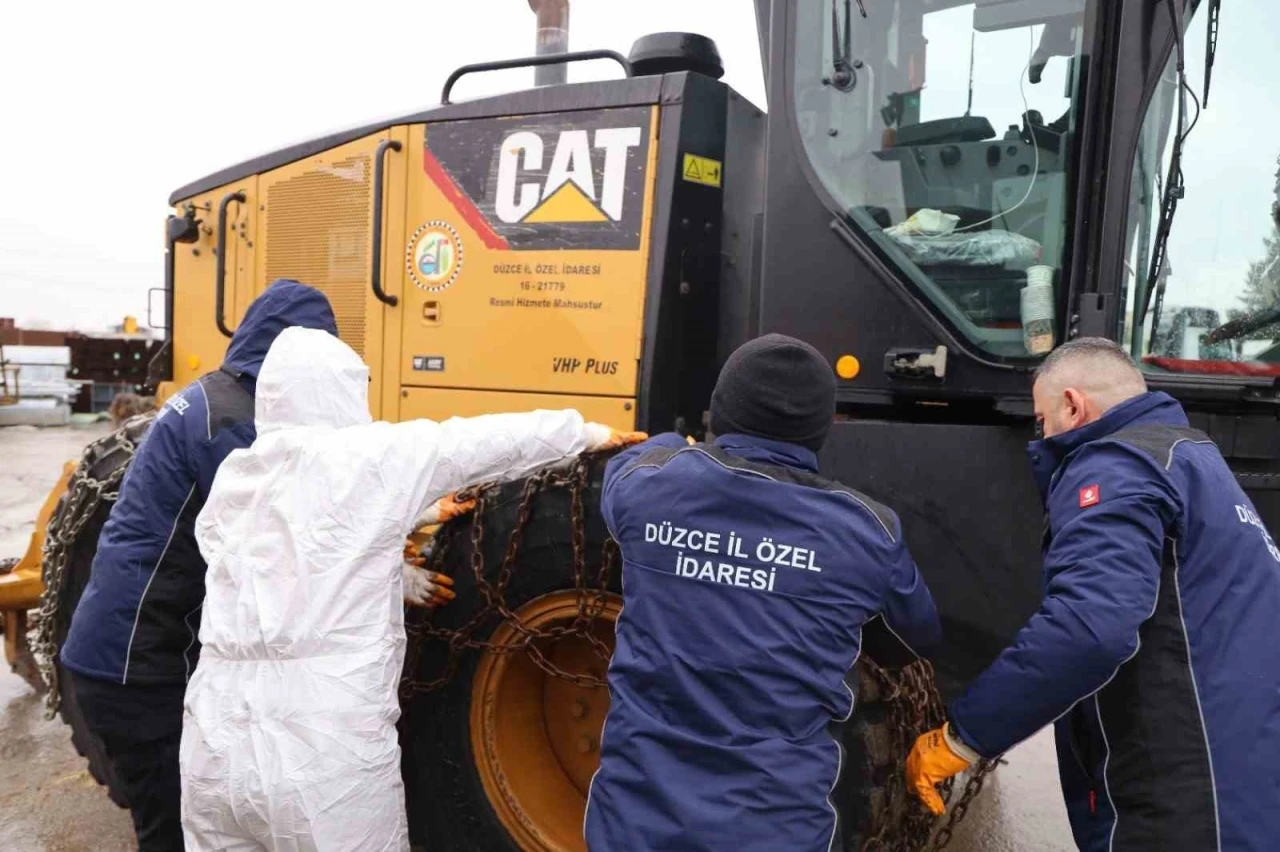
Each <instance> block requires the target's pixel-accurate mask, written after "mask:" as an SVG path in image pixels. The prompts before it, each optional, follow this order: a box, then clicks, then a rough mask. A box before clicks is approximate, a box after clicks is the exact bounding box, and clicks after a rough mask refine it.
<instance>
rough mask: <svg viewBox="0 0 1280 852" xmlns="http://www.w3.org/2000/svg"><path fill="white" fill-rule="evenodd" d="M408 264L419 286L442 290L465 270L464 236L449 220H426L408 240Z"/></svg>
mask: <svg viewBox="0 0 1280 852" xmlns="http://www.w3.org/2000/svg"><path fill="white" fill-rule="evenodd" d="M405 263H406V265H407V266H408V268H409V277H410V278H412V279H413V283H414V284H416V285H417V286H418V288H419V289H422V290H426V291H427V292H428V293H439V292H440V291H441V290H443V289H445V288H446V287H448V286H449V285H450V284H452V283H453V282H454V279H456V278H457V277H458V273H459V272H461V271H462V239H461V238H460V237H459V236H458V232H457V231H455V230H454V229H453V226H451V225H450V224H449V223H448V222H441V221H438V220H437V221H431V222H427V223H426V224H425V225H422V226H421V227H419V228H418V229H417V230H416V231H414V232H413V236H412V237H411V238H410V239H409V246H408V250H407V251H406V252H405Z"/></svg>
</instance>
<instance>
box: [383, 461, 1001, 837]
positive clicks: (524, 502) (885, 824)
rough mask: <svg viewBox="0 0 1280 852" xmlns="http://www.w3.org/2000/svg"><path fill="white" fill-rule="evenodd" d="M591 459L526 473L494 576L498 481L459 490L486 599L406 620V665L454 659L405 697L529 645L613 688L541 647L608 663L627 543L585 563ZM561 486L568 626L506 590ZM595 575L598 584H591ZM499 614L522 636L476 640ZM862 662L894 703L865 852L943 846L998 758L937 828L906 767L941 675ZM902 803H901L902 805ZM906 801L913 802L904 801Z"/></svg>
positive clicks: (927, 723) (452, 532) (458, 531)
mask: <svg viewBox="0 0 1280 852" xmlns="http://www.w3.org/2000/svg"><path fill="white" fill-rule="evenodd" d="M591 466H592V465H591V457H589V456H582V457H579V458H578V459H577V460H576V461H575V462H573V464H572V465H571V466H570V467H569V468H568V469H567V470H565V469H563V468H559V469H548V470H544V471H542V472H540V473H537V474H534V475H533V476H530V477H529V478H528V479H526V480H525V484H524V491H523V492H522V494H521V500H520V506H519V508H518V510H517V512H516V522H515V526H514V527H513V528H512V530H511V534H510V536H509V537H508V539H507V542H506V549H505V552H504V555H503V559H502V564H501V566H500V567H499V569H498V573H497V576H496V577H495V578H494V581H493V582H490V581H489V580H488V579H486V577H485V565H484V548H483V546H482V545H483V543H484V535H485V526H484V523H485V504H486V500H488V499H489V498H491V497H492V496H494V494H495V493H496V486H494V485H482V486H478V487H477V488H474V489H471V490H470V491H469V493H459V495H458V499H460V500H463V499H475V501H476V508H475V511H474V512H473V513H472V514H471V516H470V521H469V537H470V542H471V566H470V567H471V572H472V574H473V575H474V580H475V584H476V588H477V590H478V591H479V593H480V596H481V598H482V600H483V605H482V606H481V607H480V608H479V609H478V610H477V612H476V613H475V614H474V615H473V616H472V617H471V618H470V619H469V620H468V621H467V622H466V623H465V624H463V625H462V626H461V627H458V628H456V629H449V628H439V627H432V626H431V624H430V621H429V619H425V618H424V619H422V620H419V621H417V622H414V623H410V624H408V625H406V630H407V632H408V635H409V646H408V651H407V653H408V660H407V665H406V666H405V670H406V671H408V672H416V671H417V668H418V660H419V658H420V656H421V652H422V648H423V646H424V645H425V644H426V643H427V642H429V641H436V642H443V643H445V644H446V645H447V646H448V649H449V656H448V662H447V663H446V664H445V666H444V671H443V673H442V674H441V675H440V676H439V677H437V678H435V679H433V680H430V681H425V682H424V681H419V680H414V679H412V678H409V677H406V678H405V679H404V680H402V682H401V692H400V694H401V700H402V701H406V702H407V701H408V700H409V699H410V698H411V697H413V696H414V695H417V694H418V693H422V692H432V691H434V690H437V689H440V688H441V687H443V686H445V685H446V684H447V683H449V681H450V680H451V679H452V678H453V676H454V674H455V673H456V672H457V670H458V665H459V663H460V662H461V660H462V656H463V654H464V653H465V652H467V651H487V652H490V653H494V654H511V653H516V652H521V651H523V652H525V653H527V654H528V655H529V657H530V659H532V660H533V662H534V663H536V664H537V665H538V667H539V668H540V669H542V670H543V671H544V672H546V673H547V674H549V675H552V676H553V677H557V678H561V679H563V680H567V681H570V682H571V683H574V684H576V685H578V686H581V687H584V688H592V687H600V686H604V685H605V682H604V680H602V679H601V678H598V677H592V676H590V675H581V674H572V673H570V672H566V671H564V670H562V669H560V668H559V667H557V666H556V665H555V664H554V663H552V662H551V661H550V660H549V659H548V658H547V656H546V654H545V653H544V650H543V648H542V647H540V646H539V643H540V642H543V641H554V640H556V639H563V638H565V637H569V636H576V637H581V638H584V639H586V640H587V641H588V642H590V643H591V646H592V648H593V649H594V650H595V652H596V656H597V657H598V658H599V660H600V662H601V664H602V665H601V669H604V668H607V667H608V663H609V649H608V647H607V646H605V645H604V643H602V642H601V641H600V640H599V639H598V638H596V635H595V632H594V630H593V629H592V628H593V625H594V623H595V619H596V618H597V617H598V616H599V615H600V613H601V612H602V611H603V610H604V601H605V595H607V594H608V587H609V575H610V573H611V572H612V570H613V566H614V562H615V561H616V558H617V553H618V545H617V543H616V542H614V541H613V539H606V541H605V543H604V546H603V549H602V552H601V558H600V564H599V565H598V566H597V567H596V568H595V570H594V575H593V576H592V571H591V570H589V568H588V566H587V564H586V549H587V548H586V524H585V512H584V510H583V492H585V491H586V490H587V488H588V480H589V478H590V473H591ZM556 488H568V489H569V505H570V517H571V523H572V525H573V529H572V540H573V576H574V586H575V588H576V590H577V595H578V616H577V618H575V619H574V621H573V623H572V624H570V625H569V626H567V627H556V628H551V629H535V628H531V627H529V626H528V625H527V624H525V623H524V622H522V621H521V620H520V617H519V616H518V615H516V613H514V612H513V611H512V610H511V609H510V608H509V607H508V606H507V604H506V600H505V593H506V589H507V586H508V584H509V583H510V581H511V577H512V574H513V572H514V571H515V570H516V564H517V562H518V560H519V557H520V544H521V538H522V537H523V534H524V529H525V527H526V525H527V524H528V522H529V518H530V516H531V515H532V513H533V505H534V501H535V500H536V499H537V497H538V495H539V494H542V493H544V492H546V491H549V490H552V489H556ZM465 529H467V528H464V527H462V526H460V525H457V526H455V525H449V526H446V528H445V529H443V530H442V531H441V532H440V534H438V535H437V536H436V543H435V547H434V550H433V551H432V553H431V568H432V570H435V571H442V570H443V569H444V566H445V564H446V559H447V556H448V553H449V550H450V547H451V545H452V544H453V542H454V541H455V540H456V539H457V538H458V537H459V536H460V535H463V534H464V530H465ZM589 576H590V579H591V582H590V583H589V582H588V578H589ZM494 617H498V618H501V619H502V621H504V622H505V623H506V624H507V625H509V626H510V627H511V628H512V629H513V630H514V631H515V632H516V634H517V635H518V636H519V637H520V638H519V641H517V642H513V643H511V644H508V645H494V644H492V643H490V642H486V641H484V640H481V639H477V638H475V636H476V633H478V632H479V631H480V630H481V629H483V628H486V627H488V626H490V625H491V624H492V620H493V618H494ZM860 665H863V666H865V668H866V671H867V673H868V674H869V675H870V676H871V677H872V679H873V680H874V681H875V682H876V684H877V686H878V687H879V689H880V692H881V696H882V700H883V701H884V704H885V707H886V710H887V725H888V728H889V732H890V740H891V748H892V758H893V768H892V770H891V773H890V780H889V782H888V789H887V790H886V795H885V796H884V799H883V802H882V803H881V804H880V807H879V808H878V811H877V812H876V813H873V814H872V825H873V831H874V834H873V835H872V836H871V837H870V838H868V839H867V841H866V842H865V843H863V845H862V849H861V850H859V852H938V850H941V849H944V848H945V847H946V846H947V844H948V843H950V842H951V836H952V833H953V832H954V831H955V829H956V827H957V826H958V825H959V824H960V822H961V821H962V820H963V819H964V818H965V815H966V814H967V812H968V809H969V806H970V805H971V804H972V803H973V800H974V799H975V798H976V797H977V796H978V794H979V793H980V792H981V791H982V785H983V782H984V781H985V780H986V778H987V776H988V775H990V774H991V772H992V771H993V770H994V769H995V767H996V763H997V762H996V761H984V762H983V763H982V764H981V765H980V766H979V767H978V768H977V769H976V770H975V771H974V772H973V773H972V775H971V776H970V777H969V780H968V783H966V785H965V788H964V791H963V793H962V794H961V796H960V800H959V801H958V802H957V803H956V806H955V807H954V808H953V809H952V810H951V813H950V815H949V816H948V817H947V819H946V822H945V823H943V824H942V826H941V828H938V829H937V833H936V834H935V833H934V829H935V826H936V820H935V819H934V817H933V815H932V814H930V813H929V812H928V811H927V810H925V808H924V806H923V805H921V804H920V802H919V801H918V800H917V799H916V798H915V797H914V796H913V795H912V794H911V793H910V791H908V790H907V789H906V774H905V766H906V761H907V755H908V754H909V753H910V751H911V747H912V746H913V745H914V744H915V741H916V738H917V737H918V736H920V735H921V734H923V733H924V732H925V731H929V730H932V729H934V728H936V727H938V726H940V725H941V724H942V723H943V721H944V720H945V712H944V709H943V704H942V699H941V697H940V696H939V695H938V690H937V687H936V686H935V685H934V680H933V667H932V666H931V665H930V664H929V663H928V662H927V661H925V660H921V661H919V662H916V663H912V664H911V665H909V666H906V667H905V668H902V669H900V670H896V671H890V670H888V669H884V668H881V667H880V666H878V665H876V664H875V663H873V662H871V661H870V660H868V659H866V658H865V657H864V658H863V660H862V661H861V663H860ZM951 792H952V782H951V781H947V782H946V783H945V784H943V785H942V797H943V799H944V800H945V801H950V799H951ZM895 803H897V804H896V805H895ZM904 803H905V807H904V806H903V805H904Z"/></svg>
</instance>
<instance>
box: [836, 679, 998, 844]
mask: <svg viewBox="0 0 1280 852" xmlns="http://www.w3.org/2000/svg"><path fill="white" fill-rule="evenodd" d="M859 665H863V666H865V670H866V672H867V673H868V674H870V676H871V678H872V679H873V680H874V681H875V682H876V684H877V686H878V687H879V689H880V693H881V699H882V701H883V702H884V705H885V709H886V716H887V723H888V728H889V736H890V741H891V742H890V748H891V751H892V755H893V761H892V762H893V767H894V768H893V771H892V772H891V774H890V776H889V781H888V784H887V789H886V790H885V795H884V798H883V802H882V804H881V806H880V808H879V812H877V813H873V814H872V825H873V831H874V833H873V834H872V836H871V837H869V838H867V840H866V841H865V842H864V843H863V844H862V849H861V850H860V852H937V850H940V849H945V848H946V846H947V844H949V843H950V842H951V835H952V833H953V832H954V831H955V829H956V827H957V826H958V825H959V824H960V823H961V821H962V820H964V818H965V815H966V814H967V813H968V811H969V806H970V805H971V804H973V800H974V799H975V798H977V796H978V794H979V793H981V792H982V784H983V782H984V781H986V780H987V776H988V775H990V774H991V773H992V772H993V771H995V768H996V766H997V764H998V763H999V758H997V759H996V760H984V761H982V762H981V763H980V764H979V765H978V767H977V768H976V769H975V770H974V771H973V772H972V774H970V776H969V780H968V782H967V783H966V784H965V787H964V792H963V793H961V795H960V801H958V802H956V806H955V807H954V808H952V809H951V813H950V815H948V817H947V820H946V822H945V823H944V824H943V825H942V827H941V828H939V829H938V832H937V834H934V827H935V823H936V821H935V819H934V816H933V815H932V814H931V813H929V812H928V811H927V810H926V809H925V807H924V806H923V805H922V804H920V802H919V800H917V799H916V798H915V795H914V794H913V793H912V792H911V791H910V790H907V789H906V772H905V767H906V763H907V755H908V754H910V753H911V747H912V746H913V745H915V741H916V738H917V737H918V736H920V735H921V734H923V733H924V732H926V731H931V730H933V729H934V728H937V727H940V726H941V725H942V723H943V722H944V721H946V711H945V710H944V707H943V704H942V698H941V696H939V695H938V688H937V686H935V685H934V680H933V666H932V665H930V663H929V662H928V661H927V660H919V661H917V662H914V663H912V664H911V665H909V666H906V667H904V668H902V669H900V670H897V671H890V670H888V669H884V668H881V667H880V666H878V665H876V664H875V663H873V662H872V661H870V660H868V659H866V658H865V657H864V658H863V660H862V661H861V662H860V663H859ZM952 786H953V784H952V781H951V780H950V779H948V780H947V781H945V782H943V784H942V785H941V787H942V799H943V801H944V802H950V801H951V792H952ZM902 802H905V803H906V807H905V808H903V807H895V803H902Z"/></svg>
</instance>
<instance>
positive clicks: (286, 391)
mask: <svg viewBox="0 0 1280 852" xmlns="http://www.w3.org/2000/svg"><path fill="white" fill-rule="evenodd" d="M372 421H373V418H372V417H371V416H369V368H368V367H366V366H365V365H364V362H363V361H361V360H360V356H359V355H357V354H356V353H355V351H354V350H352V348H351V347H350V346H348V345H347V344H345V343H343V342H342V341H341V340H339V339H338V338H337V337H334V336H333V335H332V334H329V333H327V332H324V331H318V330H316V329H311V328H297V327H294V328H286V329H285V330H284V331H282V332H280V334H279V336H278V337H276V340H275V343H273V344H271V350H270V351H269V352H268V353H267V357H266V359H265V360H264V361H263V362H262V372H261V374H259V376H258V392H257V394H256V395H255V397H254V422H255V425H256V426H257V429H258V434H259V435H262V434H265V433H267V432H271V431H275V430H279V429H291V428H297V427H300V426H311V427H315V426H320V427H327V428H331V429H341V428H343V427H345V426H359V425H361V424H364V423H370V422H372Z"/></svg>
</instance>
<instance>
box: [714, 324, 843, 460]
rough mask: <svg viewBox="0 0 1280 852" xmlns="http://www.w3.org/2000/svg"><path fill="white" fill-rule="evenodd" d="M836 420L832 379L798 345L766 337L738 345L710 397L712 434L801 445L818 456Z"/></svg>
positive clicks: (812, 352)
mask: <svg viewBox="0 0 1280 852" xmlns="http://www.w3.org/2000/svg"><path fill="white" fill-rule="evenodd" d="M835 415H836V377H835V374H834V373H833V372H832V370H831V365H829V364H828V363H827V359H825V358H823V357H822V355H821V354H820V353H819V352H818V350H816V349H814V348H813V347H812V346H810V345H809V344H807V343H805V342H804V341H802V340H796V339H795V338H794V337H787V336H785V335H781V334H766V335H765V336H764V337H758V338H756V339H755V340H752V341H750V342H748V343H745V344H743V345H742V346H739V347H738V348H737V350H735V351H734V353H733V354H732V355H730V356H729V360H728V361H726V362H725V364H724V369H722V370H721V371H720V378H719V379H717V380H716V389H715V391H713V392H712V394H711V431H713V432H715V433H716V434H717V435H728V434H731V433H737V434H742V435H754V436H756V437H758V438H770V439H773V440H775V441H785V442H787V443H790V444H799V445H800V446H802V447H808V448H809V449H811V450H813V451H814V452H817V451H818V450H819V449H821V448H822V443H823V442H824V441H825V440H826V438H827V432H828V431H829V430H830V429H831V421H832V420H833V419H835Z"/></svg>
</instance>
